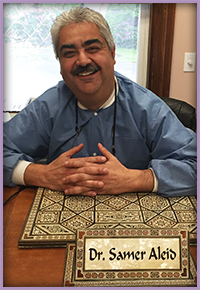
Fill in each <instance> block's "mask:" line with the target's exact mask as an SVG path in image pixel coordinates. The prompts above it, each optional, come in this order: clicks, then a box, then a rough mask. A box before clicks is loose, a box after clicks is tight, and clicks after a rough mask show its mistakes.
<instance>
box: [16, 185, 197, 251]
mask: <svg viewBox="0 0 200 290" xmlns="http://www.w3.org/2000/svg"><path fill="white" fill-rule="evenodd" d="M196 212H197V202H196V197H195V196H191V197H190V196H189V197H174V198H164V197H161V196H159V195H157V194H155V193H125V194H120V195H97V196H96V197H86V196H66V195H65V194H64V193H63V192H59V191H53V190H50V189H46V188H38V189H37V191H36V195H35V198H34V201H33V204H32V206H31V208H30V211H29V214H28V216H27V219H26V222H25V224H24V227H23V229H22V232H21V235H20V238H19V243H18V245H19V247H20V248H23V247H48V246H51V247H58V246H61V247H65V246H66V243H67V242H74V241H75V239H76V231H77V229H82V228H91V229H92V228H105V229H108V228H110V229H115V228H116V229H117V228H124V229H134V228H135V229H137V228H144V229H151V228H161V229H163V228H179V227H180V228H184V229H187V230H188V231H189V233H190V241H191V242H192V243H196V237H197V226H196V222H197V214H196Z"/></svg>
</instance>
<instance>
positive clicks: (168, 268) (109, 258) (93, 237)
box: [75, 229, 189, 281]
mask: <svg viewBox="0 0 200 290" xmlns="http://www.w3.org/2000/svg"><path fill="white" fill-rule="evenodd" d="M188 247H189V241H188V232H187V231H186V230H185V229H183V230H181V229H132V230H127V229H93V230H89V229H88V230H87V229H85V230H78V231H77V243H76V254H75V263H76V267H75V268H76V271H75V280H81V279H83V280H84V279H87V280H88V279H89V280H92V281H94V280H104V279H111V280H112V279H119V280H120V279H124V278H126V279H141V278H142V277H143V278H145V279H154V278H156V279H162V280H163V279H175V278H181V279H182V278H183V279H187V278H188V277H189V254H188V252H189V251H188Z"/></svg>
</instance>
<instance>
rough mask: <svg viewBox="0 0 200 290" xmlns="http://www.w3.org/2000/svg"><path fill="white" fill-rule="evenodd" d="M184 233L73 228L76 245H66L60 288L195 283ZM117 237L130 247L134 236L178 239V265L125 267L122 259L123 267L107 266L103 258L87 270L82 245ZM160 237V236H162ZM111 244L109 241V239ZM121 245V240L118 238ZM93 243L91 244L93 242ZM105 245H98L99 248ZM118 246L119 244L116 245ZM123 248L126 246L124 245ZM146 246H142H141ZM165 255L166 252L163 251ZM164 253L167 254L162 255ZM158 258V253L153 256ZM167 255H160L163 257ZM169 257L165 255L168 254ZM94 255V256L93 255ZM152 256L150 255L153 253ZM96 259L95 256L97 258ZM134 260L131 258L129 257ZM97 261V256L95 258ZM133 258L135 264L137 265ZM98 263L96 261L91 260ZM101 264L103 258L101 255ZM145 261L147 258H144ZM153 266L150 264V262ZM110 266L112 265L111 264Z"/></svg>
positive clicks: (173, 230)
mask: <svg viewBox="0 0 200 290" xmlns="http://www.w3.org/2000/svg"><path fill="white" fill-rule="evenodd" d="M187 234H188V232H187V231H186V230H181V229H179V230H178V229H154V230H153V229H99V230H90V229H85V230H79V231H77V241H76V244H68V245H67V254H66V267H65V272H64V281H63V286H64V287H72V286H74V287H95V286H96V287H97V286H98V287H101V286H104V287H108V286H109V287H110V286H114V287H121V286H123V287H130V286H131V287H140V286H142V287H145V286H147V287H155V286H158V287H160V286H171V287H173V286H179V287H180V286H182V287H186V286H197V272H196V265H195V263H194V261H193V259H192V256H191V255H190V253H189V251H188V247H189V246H188V236H187ZM113 238H119V239H118V240H120V239H121V240H122V239H124V238H125V239H127V238H129V239H130V240H131V239H132V240H133V241H132V247H133V248H136V246H135V241H134V238H139V239H140V240H141V244H142V241H143V239H150V240H154V239H157V238H159V243H160V244H161V245H162V241H163V242H165V240H166V239H169V240H170V239H172V240H173V239H175V240H176V239H178V241H177V242H178V244H179V247H178V248H179V254H178V255H177V256H176V258H177V262H178V266H177V265H175V267H173V266H172V269H170V262H169V265H168V266H166V265H164V263H163V268H162V267H160V266H159V267H158V268H156V267H153V268H152V269H150V268H149V269H145V266H146V267H147V265H146V264H144V263H143V267H141V268H140V269H138V268H137V267H135V268H134V267H128V263H129V262H127V260H126V262H125V263H126V264H125V268H121V267H119V268H118V267H117V264H116V266H114V267H113V269H112V270H111V269H109V266H108V264H109V262H108V261H107V260H105V267H101V268H99V267H98V265H97V266H96V269H88V268H90V266H89V267H88V265H87V262H88V261H87V259H86V258H87V254H86V252H87V251H86V250H88V248H87V246H86V244H87V241H88V240H89V239H90V240H91V242H92V241H93V240H98V239H99V240H102V239H104V240H108V239H110V240H112V239H113ZM162 238H163V239H162ZM111 243H112V242H111ZM122 244H124V241H122ZM94 245H95V243H94ZM102 248H103V249H105V247H101V249H102ZM118 248H120V244H119V247H118ZM125 248H126V245H125ZM145 249H146V248H145ZM165 254H166V251H165ZM166 255H167V254H166ZM157 257H158V256H157ZM164 257H165V258H166V257H167V256H163V258H164ZM168 257H169V256H168ZM93 258H95V256H94V257H93ZM153 258H154V254H153ZM97 259H98V258H97ZM133 259H134V258H133ZM99 260H100V259H99ZM137 262H138V261H136V264H135V265H137ZM95 263H97V264H98V262H95ZM102 263H103V258H102ZM145 263H147V260H146V261H145ZM151 265H153V264H151ZM112 266H113V265H112Z"/></svg>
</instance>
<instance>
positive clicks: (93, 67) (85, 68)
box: [71, 63, 101, 75]
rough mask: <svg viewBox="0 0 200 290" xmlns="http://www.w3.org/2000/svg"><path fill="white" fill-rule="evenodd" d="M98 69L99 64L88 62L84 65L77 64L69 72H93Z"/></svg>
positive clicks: (74, 73) (75, 73)
mask: <svg viewBox="0 0 200 290" xmlns="http://www.w3.org/2000/svg"><path fill="white" fill-rule="evenodd" d="M100 69H101V68H100V66H98V65H93V64H91V63H89V64H87V65H85V66H82V65H79V66H78V67H77V68H76V69H74V70H72V71H71V74H72V75H78V74H80V73H84V72H91V73H95V72H96V71H98V70H100Z"/></svg>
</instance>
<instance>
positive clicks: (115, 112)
mask: <svg viewBox="0 0 200 290" xmlns="http://www.w3.org/2000/svg"><path fill="white" fill-rule="evenodd" d="M75 106H76V109H75V110H76V126H75V130H76V136H75V139H74V142H73V145H72V148H73V147H74V144H75V142H76V139H77V137H78V136H79V134H80V132H81V130H82V127H81V126H80V127H78V104H77V99H76V102H75ZM116 115H117V83H116V81H115V99H114V114H113V126H112V154H113V155H114V156H115V152H116V150H115V125H116Z"/></svg>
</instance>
